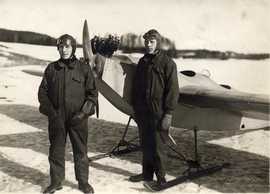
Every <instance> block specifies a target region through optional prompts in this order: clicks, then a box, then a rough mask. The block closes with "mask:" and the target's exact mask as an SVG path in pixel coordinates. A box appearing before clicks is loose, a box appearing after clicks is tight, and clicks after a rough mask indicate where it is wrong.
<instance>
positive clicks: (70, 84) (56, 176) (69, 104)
mask: <svg viewBox="0 0 270 194" xmlns="http://www.w3.org/2000/svg"><path fill="white" fill-rule="evenodd" d="M57 49H58V52H59V54H60V59H59V60H57V61H55V62H52V63H50V64H49V65H48V66H47V68H46V70H45V73H44V76H43V79H42V82H41V84H40V87H39V91H38V99H39V102H40V108H39V110H40V112H41V113H43V114H44V115H46V116H47V117H48V121H49V126H48V133H49V141H50V147H49V164H50V180H51V183H50V185H49V186H48V187H47V188H46V189H45V191H44V193H54V192H55V191H56V190H60V189H62V182H63V180H64V178H65V144H66V138H67V134H68V135H69V138H70V141H71V144H72V149H73V156H74V163H75V166H74V167H75V177H76V180H77V181H78V187H79V190H81V191H82V192H83V193H94V189H93V188H92V186H91V185H90V184H89V183H88V176H89V175H88V174H89V164H88V157H87V138H88V117H89V116H91V115H92V114H94V112H95V105H96V103H97V97H98V91H97V88H96V84H95V79H94V77H93V73H92V71H91V68H90V66H89V65H87V64H86V63H85V62H83V61H81V60H78V59H77V58H76V56H75V51H76V40H75V39H74V38H73V37H72V36H70V35H68V34H64V35H62V36H61V37H60V38H59V39H58V40H57Z"/></svg>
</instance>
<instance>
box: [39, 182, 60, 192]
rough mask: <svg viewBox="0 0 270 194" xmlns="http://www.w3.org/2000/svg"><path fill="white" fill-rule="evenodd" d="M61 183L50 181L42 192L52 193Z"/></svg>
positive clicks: (58, 188)
mask: <svg viewBox="0 0 270 194" xmlns="http://www.w3.org/2000/svg"><path fill="white" fill-rule="evenodd" d="M62 188H63V187H62V183H51V184H50V185H49V186H48V187H47V188H46V189H45V190H44V191H43V194H51V193H54V192H55V191H58V190H61V189H62Z"/></svg>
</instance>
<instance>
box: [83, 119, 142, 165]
mask: <svg viewBox="0 0 270 194" xmlns="http://www.w3.org/2000/svg"><path fill="white" fill-rule="evenodd" d="M131 119H132V117H129V119H128V123H127V125H126V127H125V131H124V133H123V135H122V138H121V140H120V141H119V143H118V144H117V145H116V146H115V147H113V148H112V149H111V151H109V152H107V153H104V154H98V155H96V156H92V157H89V158H88V161H89V162H93V161H96V160H99V159H102V158H106V157H113V156H121V155H124V154H128V153H131V152H136V151H139V150H140V146H139V145H137V144H135V143H133V142H134V141H135V140H136V139H138V137H135V138H133V139H131V140H129V141H127V140H125V137H126V135H127V131H128V127H129V124H130V121H131Z"/></svg>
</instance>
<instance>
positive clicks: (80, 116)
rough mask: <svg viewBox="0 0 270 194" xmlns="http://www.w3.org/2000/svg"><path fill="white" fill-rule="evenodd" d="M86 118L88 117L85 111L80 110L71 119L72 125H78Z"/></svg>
mask: <svg viewBox="0 0 270 194" xmlns="http://www.w3.org/2000/svg"><path fill="white" fill-rule="evenodd" d="M86 118H87V114H85V113H84V112H78V113H76V114H75V115H74V116H73V118H72V119H71V121H70V125H71V126H76V125H78V124H80V123H81V122H82V121H83V120H84V119H86Z"/></svg>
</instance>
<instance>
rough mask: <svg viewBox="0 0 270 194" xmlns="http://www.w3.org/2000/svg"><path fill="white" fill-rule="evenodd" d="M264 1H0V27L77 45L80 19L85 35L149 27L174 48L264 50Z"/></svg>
mask: <svg viewBox="0 0 270 194" xmlns="http://www.w3.org/2000/svg"><path fill="white" fill-rule="evenodd" d="M269 3H270V2H269V1H267V0H219V1H217V0H196V1H195V0H185V1H184V0H164V1H159V0H149V1H146V0H136V1H135V0H132V1H128V0H120V1H116V0H74V1H71V0H47V1H45V0H17V1H15V0H0V28H8V29H14V30H27V31H35V32H39V33H45V34H48V35H51V36H53V37H58V36H60V35H61V34H64V33H69V34H71V35H73V36H75V38H76V39H77V40H78V41H79V42H81V31H82V27H83V21H84V19H87V20H88V24H89V29H90V31H91V32H90V34H91V35H94V34H96V35H104V34H106V33H108V32H109V33H117V34H118V35H121V34H123V33H127V32H134V33H138V34H142V33H144V32H145V31H147V30H148V29H150V28H156V29H158V30H159V31H160V32H161V34H163V35H165V36H167V37H169V38H170V39H172V40H174V41H175V42H176V45H177V47H178V48H179V49H192V48H206V49H218V50H235V51H242V52H270V39H269V37H270V22H269V19H270V4H269Z"/></svg>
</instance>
